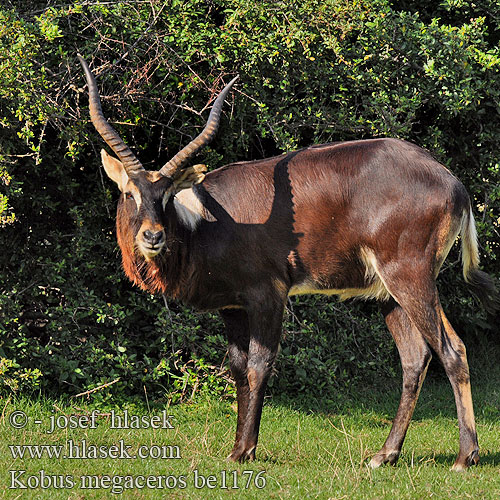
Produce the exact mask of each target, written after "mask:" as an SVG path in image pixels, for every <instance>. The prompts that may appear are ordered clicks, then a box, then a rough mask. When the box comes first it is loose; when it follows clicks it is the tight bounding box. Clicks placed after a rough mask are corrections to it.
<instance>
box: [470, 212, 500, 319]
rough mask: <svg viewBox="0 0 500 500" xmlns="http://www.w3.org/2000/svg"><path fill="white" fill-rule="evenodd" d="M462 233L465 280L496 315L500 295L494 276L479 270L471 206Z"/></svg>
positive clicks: (488, 311) (486, 306)
mask: <svg viewBox="0 0 500 500" xmlns="http://www.w3.org/2000/svg"><path fill="white" fill-rule="evenodd" d="M460 234H461V237H462V264H463V270H464V278H465V281H466V282H467V283H468V284H469V285H470V287H471V288H472V291H473V293H474V294H475V295H476V296H477V298H478V299H479V300H480V301H481V303H482V304H483V307H484V309H485V311H486V312H487V313H488V314H491V315H494V314H496V313H497V312H498V311H500V296H499V294H498V290H497V289H496V287H495V283H494V281H493V278H491V276H489V275H488V274H486V273H485V272H483V271H480V270H479V250H478V246H477V232H476V224H475V222H474V216H473V215H472V209H471V208H470V207H469V212H468V213H466V214H465V216H464V218H463V221H462V229H461V233H460Z"/></svg>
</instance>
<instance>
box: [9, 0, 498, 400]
mask: <svg viewBox="0 0 500 500" xmlns="http://www.w3.org/2000/svg"><path fill="white" fill-rule="evenodd" d="M52 4H54V3H53V2H44V1H35V2H32V1H28V0H25V1H19V2H16V3H15V5H16V6H15V7H10V8H8V7H1V8H0V26H1V28H0V123H1V126H2V129H1V133H0V185H1V187H2V192H1V193H0V225H1V226H2V227H0V238H1V242H2V243H1V244H2V250H3V251H2V253H1V255H0V263H1V266H0V291H1V293H2V295H1V297H0V311H1V317H0V377H2V378H1V380H0V389H3V390H12V391H18V392H19V391H28V390H33V389H38V388H42V389H43V390H46V391H57V392H61V391H62V392H65V393H68V394H76V393H79V392H84V391H86V390H90V389H92V388H95V387H98V386H100V385H101V384H106V383H110V382H114V381H116V382H115V383H114V384H113V385H112V386H109V388H107V389H106V391H109V392H113V393H115V394H119V395H124V396H128V395H131V394H139V393H141V394H142V392H143V390H146V391H147V392H148V394H149V395H150V397H154V398H162V397H168V398H170V399H172V400H174V401H176V400H184V399H188V398H190V397H191V396H192V395H193V394H194V393H196V392H197V391H198V390H206V391H211V392H215V393H219V394H220V393H222V392H223V391H227V390H228V387H231V386H230V385H229V386H228V384H229V378H228V373H227V363H226V360H225V342H224V339H223V335H222V329H221V322H220V320H219V319H218V318H217V316H215V315H210V314H203V315H202V314H198V313H194V312H192V311H190V310H188V309H185V308H184V307H183V306H181V305H179V304H170V311H167V309H165V307H164V304H163V300H162V299H161V297H160V298H158V297H156V298H153V297H150V296H148V295H147V294H144V293H142V292H140V291H138V290H134V289H132V287H131V286H130V284H129V283H128V282H127V281H126V279H125V277H124V276H123V273H122V272H121V270H120V268H119V255H118V251H117V247H116V243H115V239H114V234H113V233H114V228H113V226H114V200H115V199H116V197H117V193H116V192H115V189H114V186H113V185H111V183H110V182H109V181H108V180H107V179H106V178H104V176H103V174H102V169H101V168H100V165H99V160H98V158H99V155H98V150H99V148H101V147H102V145H103V144H102V141H101V139H100V138H99V137H98V136H97V135H96V134H95V132H94V131H93V128H92V127H91V125H90V124H89V123H88V111H87V96H86V89H85V88H84V81H83V77H82V72H81V69H80V67H79V66H78V64H77V62H76V58H75V55H76V53H77V51H79V52H81V53H82V54H83V55H84V56H85V57H86V59H87V60H88V61H89V62H90V63H91V66H92V68H93V70H94V72H95V73H96V74H97V75H98V80H99V86H100V89H101V93H102V95H103V104H104V108H105V113H106V115H107V116H108V117H110V119H111V121H112V122H113V123H114V124H115V126H116V128H117V129H118V130H119V132H120V134H121V135H122V137H124V138H125V140H126V141H127V142H128V143H129V144H130V145H131V147H132V148H133V149H135V151H136V152H137V155H138V156H139V157H140V158H141V160H142V161H143V163H144V164H145V166H146V168H157V167H159V166H160V165H162V164H163V163H164V162H165V161H166V160H167V159H169V158H170V157H171V156H173V154H175V153H176V152H177V151H178V149H179V148H180V146H181V145H183V144H185V143H186V142H187V141H188V140H189V139H191V138H192V137H193V136H194V135H195V134H196V133H197V131H198V130H199V128H200V127H201V126H202V125H203V123H204V120H205V119H206V112H200V110H204V109H205V108H206V107H207V106H209V105H210V100H211V99H212V97H213V96H214V95H215V94H216V93H217V92H218V91H219V90H220V89H221V88H222V86H223V82H224V81H225V82H227V81H228V79H229V77H230V76H232V75H234V74H235V73H239V74H240V76H241V80H240V83H239V84H238V85H237V89H236V92H234V97H233V98H232V99H233V100H232V107H231V109H229V106H227V107H226V110H225V112H226V118H224V120H223V123H222V126H221V129H220V132H219V134H218V137H217V138H216V140H215V141H214V143H213V144H212V146H211V147H210V148H207V149H206V150H205V151H204V152H203V153H202V154H201V157H200V161H203V162H205V163H207V164H208V165H209V166H210V167H213V168H215V167H217V166H220V165H222V164H224V163H227V162H229V161H233V160H237V159H238V160H241V159H253V158H260V157H263V156H269V155H272V154H275V153H277V152H281V151H286V150H290V149H294V148H297V147H302V146H307V145H309V144H312V143H320V142H327V141H332V140H346V139H353V138H367V137H374V136H393V137H401V138H406V139H409V140H411V141H413V142H415V143H417V144H419V145H421V146H423V147H426V148H427V149H429V150H430V151H432V153H433V154H434V155H435V156H436V157H437V158H438V159H439V160H440V161H442V162H443V163H444V164H445V165H447V166H449V167H450V168H451V169H452V170H453V172H455V173H456V175H457V176H458V177H459V178H460V179H461V180H462V181H463V182H464V183H465V184H466V186H467V188H468V190H469V193H470V194H471V197H472V198H473V201H474V203H473V204H474V207H475V212H476V216H477V221H478V229H479V233H480V239H481V242H482V245H483V248H482V250H483V265H484V268H485V269H486V270H487V271H488V272H490V273H492V274H495V275H497V276H498V275H499V271H500V269H499V263H498V260H497V257H496V252H497V250H498V244H499V234H498V226H499V220H498V213H499V212H498V209H499V205H500V200H499V197H500V183H499V180H500V179H499V178H500V174H499V163H500V161H499V153H498V135H499V130H500V115H499V106H500V104H499V102H500V78H499V66H500V51H499V48H498V39H499V37H498V34H499V29H500V28H499V26H500V22H499V17H498V14H497V13H498V12H499V11H500V9H499V7H500V5H499V3H498V1H495V0H479V1H476V2H475V3H474V4H473V3H472V2H468V1H465V0H447V1H445V2H442V3H441V4H440V5H439V6H437V7H436V6H435V5H434V3H433V2H426V3H424V4H422V10H421V11H420V12H418V11H417V10H416V9H415V7H414V5H413V3H412V2H389V1H386V0H328V1H324V0H321V1H320V0H301V1H300V2H299V1H296V0H293V1H289V2H274V1H272V2H271V1H264V0H263V1H258V2H248V1H243V0H209V1H206V0H189V1H180V0H170V1H168V2H163V1H161V2H160V1H152V2H147V3H144V2H138V3H136V2H118V1H117V2H102V3H98V2H96V3H92V4H88V5H87V4H85V3H84V2H76V1H75V2H73V3H65V4H62V6H61V7H57V6H49V5H52ZM424 7H425V8H424ZM445 267H446V269H445V270H444V272H443V273H442V277H441V279H440V289H441V291H442V296H443V301H444V302H445V306H446V308H447V309H448V311H449V312H450V317H452V318H453V320H454V323H455V325H456V326H457V327H458V329H459V331H460V332H461V333H462V334H464V333H465V334H468V335H466V337H467V338H468V339H470V340H469V342H470V343H471V344H472V345H473V344H474V342H475V341H476V340H477V338H476V337H475V336H474V335H476V334H478V333H477V332H479V331H480V330H481V329H484V328H485V327H487V326H488V325H487V323H486V322H485V318H484V317H483V316H482V313H480V312H479V311H478V309H477V308H476V307H475V305H474V304H473V302H472V300H471V299H470V296H469V293H468V291H467V289H466V288H465V286H464V285H463V283H462V281H461V278H460V274H461V271H460V264H459V259H458V250H457V249H454V250H453V251H452V253H451V255H450V258H449V260H448V264H446V266H445ZM290 307H291V310H290V312H289V313H288V314H287V318H286V325H285V327H286V328H285V330H286V331H285V335H284V339H283V342H282V349H281V354H280V358H279V361H278V364H277V370H278V371H279V372H280V377H279V378H275V379H274V380H272V383H271V386H272V389H273V390H275V391H281V392H282V391H291V392H293V393H295V392H297V391H302V392H305V393H311V394H323V393H324V391H325V390H326V389H327V388H328V387H329V386H332V385H338V384H340V385H344V384H349V383H351V382H352V381H353V380H360V379H363V377H371V376H373V375H374V374H378V375H383V376H390V375H392V374H393V373H394V371H395V369H396V368H397V356H396V355H395V352H394V348H393V346H392V343H391V340H390V337H389V335H388V333H387V332H386V331H385V327H384V326H383V324H382V322H381V319H380V317H379V315H378V313H377V310H376V307H375V306H373V305H369V304H364V303H361V302H354V303H349V304H339V303H337V302H335V300H334V299H328V300H327V299H325V298H317V297H313V298H300V300H299V299H297V298H294V299H293V302H291V303H290ZM492 338H493V340H494V337H493V336H492ZM471 351H473V349H472V350H471V349H469V352H471ZM216 375H217V376H216ZM231 390H232V389H231ZM106 391H103V392H96V393H94V394H99V395H100V397H107V396H106V394H108V392H106Z"/></svg>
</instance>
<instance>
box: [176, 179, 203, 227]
mask: <svg viewBox="0 0 500 500" xmlns="http://www.w3.org/2000/svg"><path fill="white" fill-rule="evenodd" d="M174 207H175V211H176V212H177V216H178V217H179V220H180V221H181V222H182V224H183V225H184V226H185V227H186V228H188V229H191V230H194V229H196V227H197V226H198V224H199V223H200V221H201V220H202V219H205V208H204V207H203V205H202V204H201V202H200V200H199V199H198V197H197V196H196V194H195V193H194V191H193V189H192V188H189V189H183V190H182V191H179V192H178V193H177V194H176V195H175V197H174Z"/></svg>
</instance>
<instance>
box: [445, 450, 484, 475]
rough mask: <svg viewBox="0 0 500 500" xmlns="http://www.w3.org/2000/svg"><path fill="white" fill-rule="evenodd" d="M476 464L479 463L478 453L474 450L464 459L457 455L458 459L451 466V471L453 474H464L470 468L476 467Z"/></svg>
mask: <svg viewBox="0 0 500 500" xmlns="http://www.w3.org/2000/svg"><path fill="white" fill-rule="evenodd" d="M478 463H479V452H478V450H474V451H473V452H472V453H470V454H469V455H468V456H467V457H465V459H463V458H462V457H461V456H460V455H459V456H458V458H457V459H456V460H455V463H454V464H453V467H452V468H451V470H453V471H455V472H464V471H466V470H467V469H468V468H469V467H470V466H472V465H477V464H478Z"/></svg>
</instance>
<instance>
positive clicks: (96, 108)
mask: <svg viewBox="0 0 500 500" xmlns="http://www.w3.org/2000/svg"><path fill="white" fill-rule="evenodd" d="M78 60H79V61H80V64H81V65H82V67H83V71H84V72H85V79H86V80H87V85H88V88H89V108H90V119H91V120H92V123H93V124H94V127H95V129H96V130H97V132H99V134H100V135H101V137H102V138H103V139H104V140H105V141H106V144H107V145H108V146H109V147H110V148H111V149H112V150H113V151H114V152H115V154H116V156H118V158H120V160H121V162H122V164H123V168H124V169H125V171H126V172H127V174H129V175H130V174H133V173H136V172H138V171H140V170H144V167H143V166H142V164H141V162H140V161H139V160H138V159H137V158H136V157H135V155H134V153H132V151H131V150H130V148H129V147H128V146H127V145H126V144H125V143H124V142H123V140H122V139H121V138H120V136H119V135H118V133H117V132H116V130H115V129H114V128H113V127H112V126H111V125H110V124H109V123H108V121H107V120H106V118H105V117H104V115H103V113H102V107H101V99H100V98H99V91H98V90H97V83H96V81H95V78H94V75H93V74H92V72H91V71H90V68H89V67H88V64H87V63H86V62H85V60H84V59H83V57H82V56H81V55H80V54H78Z"/></svg>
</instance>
